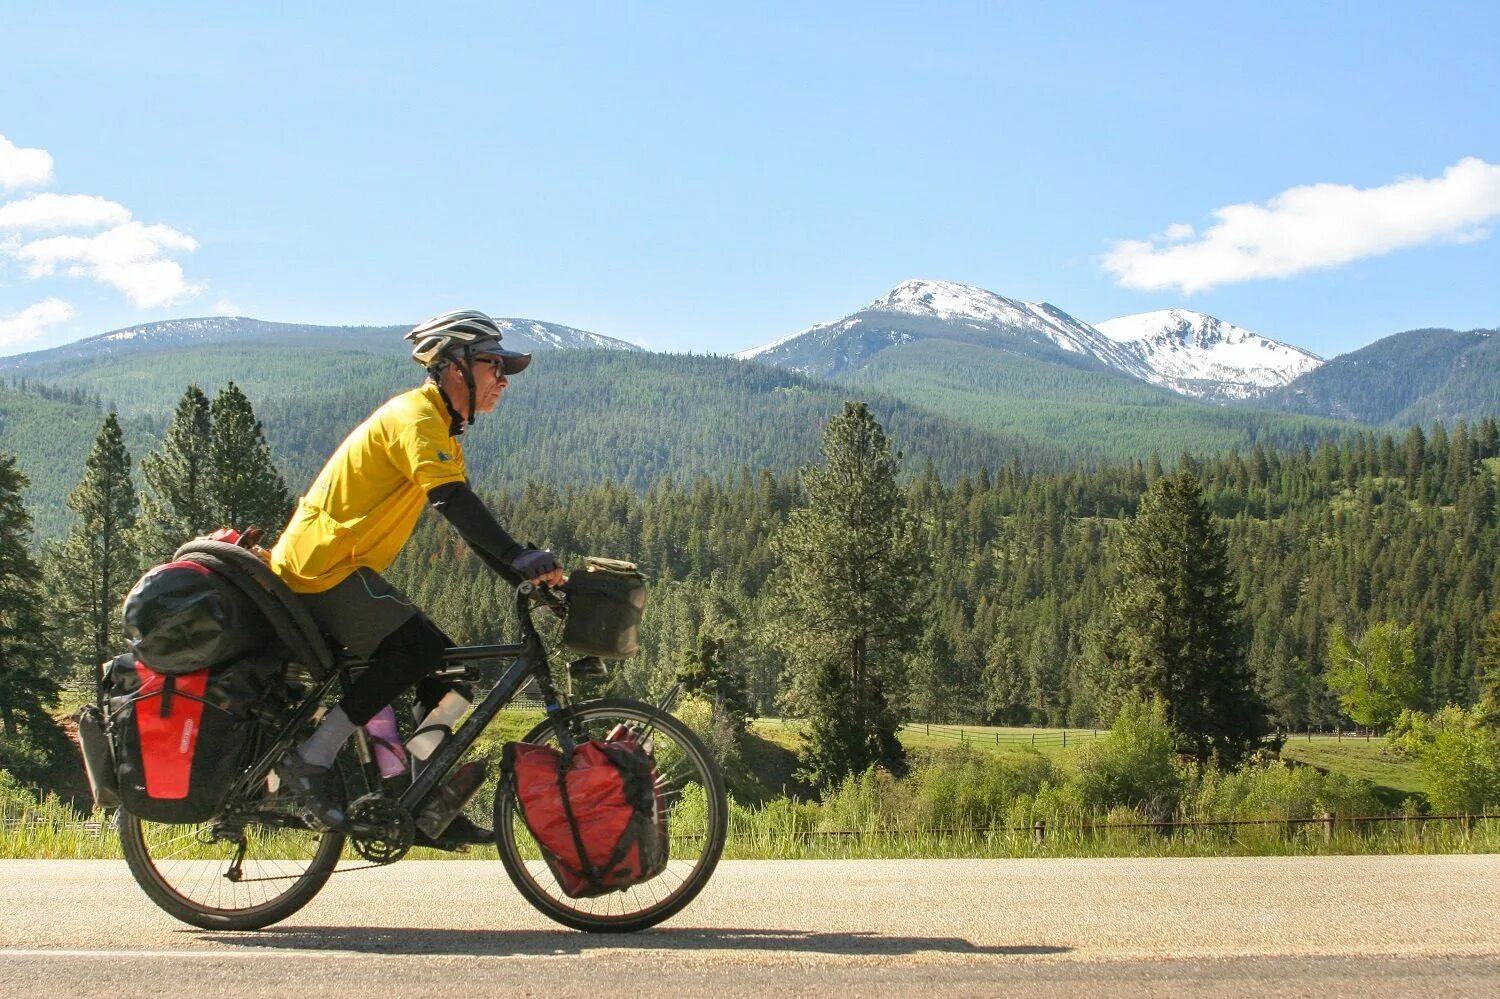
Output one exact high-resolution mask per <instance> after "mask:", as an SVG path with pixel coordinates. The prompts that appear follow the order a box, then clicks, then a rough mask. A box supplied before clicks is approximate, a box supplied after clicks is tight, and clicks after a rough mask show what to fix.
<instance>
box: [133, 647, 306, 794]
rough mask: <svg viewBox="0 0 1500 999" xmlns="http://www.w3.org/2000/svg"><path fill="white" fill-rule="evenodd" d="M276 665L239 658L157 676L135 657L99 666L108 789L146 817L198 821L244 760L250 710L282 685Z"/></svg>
mask: <svg viewBox="0 0 1500 999" xmlns="http://www.w3.org/2000/svg"><path fill="white" fill-rule="evenodd" d="M281 672H282V663H281V662H280V661H279V660H277V659H270V658H256V657H251V658H246V659H241V660H238V661H237V662H233V663H228V664H226V665H222V666H215V667H212V668H209V669H203V670H197V671H195V672H192V673H163V672H161V671H159V670H155V669H152V668H151V667H150V666H147V665H146V664H145V663H143V662H141V661H140V660H138V659H137V658H136V657H135V655H134V654H130V653H127V654H126V655H122V656H118V657H116V658H115V659H114V660H112V661H111V662H109V663H108V664H107V665H106V667H105V676H104V684H103V695H104V699H105V703H106V708H107V715H108V718H109V726H108V731H109V736H110V749H111V751H112V753H113V756H114V761H113V762H114V776H115V785H116V786H115V793H116V794H117V795H118V798H119V802H120V805H121V806H122V807H123V808H124V809H125V810H126V811H127V812H129V813H130V814H132V815H134V816H136V817H138V818H142V819H145V820H147V821H149V822H202V821H204V820H206V819H208V818H211V817H212V816H213V814H214V813H215V812H216V811H217V810H218V808H219V806H220V804H222V803H223V801H224V796H225V795H226V794H227V793H228V792H229V789H230V786H231V785H232V784H233V783H234V779H235V777H236V776H237V775H238V774H239V773H240V771H241V770H242V769H243V768H244V766H245V765H246V764H247V763H248V762H249V761H248V760H247V759H246V754H247V750H248V746H249V742H250V737H251V734H252V732H253V731H254V728H255V721H254V719H253V718H252V713H253V712H254V711H255V709H256V708H257V707H258V706H259V705H261V704H263V703H264V702H265V701H266V700H267V698H268V696H269V695H271V694H272V692H273V691H276V690H278V689H279V688H281V687H282V686H283V681H282V678H281Z"/></svg>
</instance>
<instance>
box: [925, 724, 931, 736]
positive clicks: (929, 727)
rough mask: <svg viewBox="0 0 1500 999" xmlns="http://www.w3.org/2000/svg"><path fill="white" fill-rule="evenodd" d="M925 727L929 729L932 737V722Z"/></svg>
mask: <svg viewBox="0 0 1500 999" xmlns="http://www.w3.org/2000/svg"><path fill="white" fill-rule="evenodd" d="M924 727H925V728H926V729H927V734H928V735H931V734H932V722H928V723H927V724H926V726H924Z"/></svg>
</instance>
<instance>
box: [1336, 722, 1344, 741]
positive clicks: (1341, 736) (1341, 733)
mask: <svg viewBox="0 0 1500 999" xmlns="http://www.w3.org/2000/svg"><path fill="white" fill-rule="evenodd" d="M1334 731H1336V732H1338V737H1337V741H1339V742H1340V743H1342V742H1343V741H1344V726H1342V725H1340V726H1339V727H1338V728H1337V729H1335V730H1334Z"/></svg>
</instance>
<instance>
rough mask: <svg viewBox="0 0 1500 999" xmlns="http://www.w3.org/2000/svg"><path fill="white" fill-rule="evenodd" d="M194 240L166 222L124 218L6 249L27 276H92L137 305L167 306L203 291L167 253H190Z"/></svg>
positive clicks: (145, 306)
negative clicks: (94, 230) (91, 231)
mask: <svg viewBox="0 0 1500 999" xmlns="http://www.w3.org/2000/svg"><path fill="white" fill-rule="evenodd" d="M197 248H198V241H197V240H195V239H193V237H191V236H188V235H186V234H185V233H180V232H178V231H177V230H176V229H173V228H172V227H171V226H165V225H144V224H143V223H140V222H127V223H125V224H124V225H118V226H115V227H114V228H113V229H109V230H107V231H105V232H101V233H99V234H97V235H94V236H52V237H50V238H48V239H39V240H36V241H35V242H31V243H23V244H21V245H20V246H18V247H15V248H14V249H12V250H11V251H10V252H11V253H12V254H13V255H14V256H15V257H16V258H17V259H19V260H21V261H22V262H23V263H25V264H26V272H27V276H28V277H33V278H39V277H49V276H51V275H53V274H56V273H58V272H59V271H61V272H62V273H64V274H66V275H68V276H69V277H84V278H92V279H93V280H95V281H100V282H102V283H104V284H107V285H111V286H112V287H114V288H117V289H119V290H120V291H121V292H123V293H124V295H125V297H126V298H128V299H130V301H131V302H132V303H133V304H134V305H136V306H139V307H140V308H151V307H154V306H162V305H171V304H173V303H174V302H180V301H182V300H183V299H185V298H191V297H192V296H193V295H196V294H198V293H199V292H201V291H202V290H203V288H202V286H201V285H195V284H190V283H188V281H187V280H186V279H185V278H184V277H183V273H182V265H181V264H179V263H178V262H177V261H176V260H173V259H172V258H171V257H170V256H168V254H171V253H191V252H192V251H193V250H196V249H197Z"/></svg>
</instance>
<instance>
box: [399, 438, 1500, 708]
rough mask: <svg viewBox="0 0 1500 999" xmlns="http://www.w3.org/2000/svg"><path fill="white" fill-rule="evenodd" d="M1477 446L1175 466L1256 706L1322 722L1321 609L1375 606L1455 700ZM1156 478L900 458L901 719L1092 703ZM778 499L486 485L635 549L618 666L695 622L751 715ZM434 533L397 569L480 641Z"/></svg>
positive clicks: (1475, 526) (503, 613) (662, 671)
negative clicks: (1207, 541)
mask: <svg viewBox="0 0 1500 999" xmlns="http://www.w3.org/2000/svg"><path fill="white" fill-rule="evenodd" d="M896 440H897V443H900V437H899V435H896ZM1497 455H1500V433H1497V427H1496V424H1495V422H1494V421H1493V420H1486V421H1484V422H1483V423H1482V424H1481V425H1480V426H1479V427H1477V428H1474V429H1471V428H1469V427H1466V426H1463V425H1460V426H1458V427H1456V428H1455V429H1453V430H1452V431H1451V432H1450V431H1448V430H1447V429H1446V428H1442V427H1439V428H1435V429H1434V430H1433V431H1432V432H1431V433H1430V434H1427V433H1423V432H1421V431H1413V432H1412V433H1411V434H1410V435H1408V436H1407V437H1406V438H1405V439H1402V440H1397V439H1394V438H1391V437H1376V436H1375V435H1373V434H1368V433H1366V434H1361V435H1359V436H1358V437H1356V438H1354V439H1352V440H1350V441H1348V442H1346V443H1345V444H1344V445H1342V446H1337V447H1336V446H1331V445H1326V446H1323V447H1321V448H1319V450H1317V451H1310V450H1308V449H1305V448H1303V449H1297V450H1293V451H1288V452H1278V451H1275V450H1271V449H1266V448H1261V447H1256V448H1252V449H1251V450H1250V451H1249V452H1243V453H1242V452H1230V453H1228V454H1227V455H1224V456H1222V457H1218V458H1212V459H1208V460H1205V461H1202V462H1201V463H1198V464H1197V466H1196V467H1197V471H1198V474H1199V476H1200V477H1201V479H1202V481H1203V487H1204V496H1205V498H1206V500H1207V502H1208V503H1209V505H1210V507H1211V509H1212V510H1213V512H1214V513H1215V515H1216V516H1217V517H1218V518H1219V521H1220V523H1221V526H1222V527H1223V529H1224V530H1225V532H1226V535H1227V538H1228V542H1229V551H1230V556H1231V561H1232V565H1233V569H1234V573H1235V575H1236V578H1237V579H1238V584H1239V592H1240V597H1241V601H1242V603H1243V607H1244V614H1245V618H1246V620H1247V622H1248V624H1249V625H1250V638H1249V641H1250V645H1249V661H1250V665H1251V667H1252V668H1253V670H1254V672H1255V676H1256V683H1257V687H1258V689H1259V691H1260V693H1261V695H1262V697H1263V698H1264V699H1265V701H1266V703H1267V705H1268V707H1269V709H1270V714H1271V719H1272V721H1273V722H1274V723H1276V724H1278V725H1280V726H1285V727H1291V728H1301V727H1304V726H1307V725H1319V724H1327V723H1332V722H1335V721H1337V720H1338V719H1339V718H1340V712H1339V707H1338V704H1337V702H1336V701H1335V699H1334V698H1333V697H1332V696H1331V695H1330V694H1329V693H1328V691H1327V689H1326V686H1325V684H1324V683H1323V673H1324V671H1325V669H1326V665H1327V663H1326V660H1327V654H1328V652H1327V650H1328V638H1329V633H1330V630H1331V629H1332V628H1333V627H1335V626H1338V627H1342V628H1343V629H1344V630H1345V631H1347V632H1348V633H1350V634H1355V635H1357V634H1361V633H1363V632H1364V631H1365V630H1366V629H1368V628H1369V627H1370V626H1372V625H1373V624H1376V623H1378V622H1382V621H1393V622H1396V623H1398V624H1400V625H1402V626H1404V625H1407V624H1412V625H1415V626H1416V629H1417V655H1418V661H1419V662H1420V663H1421V664H1422V669H1423V673H1424V676H1425V683H1426V690H1425V696H1426V698H1427V700H1428V701H1429V703H1431V704H1433V705H1441V704H1444V703H1448V702H1450V701H1452V702H1458V703H1470V702H1472V701H1473V700H1474V696H1475V685H1474V684H1475V660H1476V656H1477V654H1478V635H1479V634H1480V632H1481V629H1482V627H1483V626H1484V619H1485V616H1486V615H1487V614H1488V613H1489V612H1490V610H1491V609H1492V608H1493V607H1494V601H1495V594H1496V593H1497V592H1500V526H1497V519H1496V505H1495V494H1496V482H1495V475H1494V469H1495V467H1496V466H1497V464H1500V463H1497V462H1496V461H1495V457H1496V456H1497ZM1159 474H1160V470H1159V468H1158V467H1157V466H1155V465H1154V464H1153V463H1152V462H1149V461H1148V462H1138V461H1129V462H1124V463H1115V464H1110V465H1107V466H1105V467H1102V468H1099V469H1096V470H1092V471H1089V470H1081V469H1080V470H1073V471H1066V472H1056V471H1048V472H1026V471H1024V470H1022V469H1021V468H1019V467H1018V466H1015V465H1011V466H1008V467H1002V468H999V469H996V470H994V471H987V470H984V469H979V470H976V471H973V472H972V473H971V474H964V475H961V476H959V477H958V479H957V480H956V481H955V482H954V483H952V484H944V482H943V480H942V478H941V477H940V476H939V475H938V474H937V473H936V470H935V469H932V468H928V469H926V470H924V471H921V472H920V473H919V474H918V475H917V476H916V478H915V480H914V481H912V482H911V483H910V485H909V486H908V487H907V489H906V493H907V499H908V501H909V503H910V504H911V506H912V508H913V510H914V511H915V512H916V514H917V516H918V519H919V521H920V523H921V525H922V534H923V538H922V544H923V547H924V551H925V554H926V555H927V557H928V558H929V559H930V560H931V564H932V567H933V577H934V579H935V580H936V584H935V587H934V588H933V590H932V591H928V592H923V591H921V590H919V589H914V590H913V592H912V594H911V599H912V600H913V601H917V602H919V603H920V604H921V605H922V606H923V608H924V616H925V617H926V618H927V622H928V623H927V630H926V634H925V636H924V638H923V640H922V642H921V644H920V647H919V649H918V652H919V655H918V658H917V667H916V669H915V671H914V673H913V679H912V686H911V689H910V690H909V691H908V692H907V696H908V697H909V698H910V703H911V707H912V713H913V716H914V717H917V718H922V719H930V720H933V721H967V722H979V721H1002V722H1016V723H1018V722H1047V723H1051V724H1060V723H1064V722H1066V723H1068V724H1074V725H1088V724H1092V723H1094V722H1095V721H1097V720H1098V715H1097V713H1096V705H1095V702H1094V699H1093V690H1094V684H1093V678H1092V677H1091V673H1090V666H1089V662H1090V655H1091V652H1092V650H1091V648H1090V643H1091V641H1092V636H1093V634H1094V631H1095V629H1096V627H1097V626H1098V625H1099V624H1100V622H1101V620H1102V618H1103V615H1104V613H1105V608H1106V601H1107V598H1108V596H1109V594H1110V592H1111V591H1112V589H1113V588H1115V587H1116V586H1117V585H1118V578H1117V576H1116V566H1115V560H1114V558H1113V555H1112V550H1111V543H1112V539H1113V538H1114V536H1115V535H1116V532H1117V531H1118V529H1119V526H1120V524H1121V521H1122V518H1125V517H1128V516H1130V515H1132V514H1133V513H1134V511H1135V508H1136V504H1137V503H1138V502H1139V499H1140V497H1141V495H1142V494H1143V493H1144V492H1145V490H1146V488H1147V487H1148V485H1149V484H1150V483H1151V482H1152V481H1154V479H1155V478H1156V477H1157V476H1158V475H1159ZM798 498H799V486H798V484H797V480H796V479H795V477H787V476H775V475H772V474H770V473H768V472H759V473H756V472H751V471H749V470H746V471H744V472H742V473H740V474H739V475H737V476H734V477H731V478H730V479H729V480H728V481H725V482H711V481H708V480H702V481H698V482H696V483H691V484H684V483H677V484H666V483H663V484H658V485H657V486H655V487H653V488H652V489H650V490H649V491H647V492H646V493H645V494H644V495H638V494H636V493H634V492H632V491H630V490H627V489H624V488H620V487H618V486H600V487H595V488H588V489H574V490H558V489H556V488H554V487H551V486H542V485H533V486H531V487H529V488H527V489H526V490H525V491H524V492H523V493H522V494H521V495H520V496H519V497H516V498H510V497H496V503H497V506H498V508H499V510H500V515H501V519H502V521H504V522H505V523H507V524H509V525H511V526H512V528H513V530H514V531H515V532H516V533H517V536H519V537H525V538H528V539H531V540H534V541H536V542H537V543H538V544H546V545H552V546H555V547H556V548H557V549H558V550H559V551H561V552H564V553H566V554H567V556H568V557H570V558H575V557H577V556H579V555H582V554H603V555H611V556H616V557H630V558H635V559H638V560H639V561H640V562H641V563H642V565H643V567H644V569H645V571H646V572H647V573H648V575H649V576H650V577H651V579H652V581H653V584H654V585H653V592H652V596H651V603H650V605H649V610H648V614H647V617H646V640H645V646H646V648H645V651H644V652H643V654H642V655H641V656H640V657H638V658H636V659H635V660H632V661H631V662H630V663H629V664H628V665H627V666H626V667H624V670H623V672H622V673H621V674H620V676H619V677H617V678H616V680H615V682H616V683H617V684H618V685H620V686H622V687H625V688H630V689H634V690H645V689H655V690H659V689H661V686H662V684H663V683H664V682H666V681H667V680H668V679H669V678H670V677H671V676H673V675H675V673H676V671H677V669H678V668H679V667H680V666H681V664H682V662H683V658H684V656H688V655H690V654H691V650H693V649H695V648H697V645H698V639H699V638H700V637H701V636H702V635H703V634H710V635H713V636H715V637H716V638H717V639H719V640H722V641H724V642H725V643H726V644H727V647H728V648H729V649H730V650H731V652H730V654H729V655H730V658H731V660H732V663H733V666H734V668H735V669H736V670H739V671H742V672H743V673H744V675H745V679H746V680H747V682H748V685H749V688H750V691H751V694H752V697H753V698H754V700H755V702H756V707H757V709H758V710H761V711H768V712H774V711H775V710H776V695H777V692H778V677H779V674H780V662H779V660H778V658H777V657H776V656H775V655H774V654H773V653H772V652H771V642H770V640H769V638H768V633H769V631H770V630H773V629H775V628H777V627H779V626H780V623H779V621H778V620H777V619H776V618H775V617H774V616H773V615H772V614H770V613H769V610H768V608H769V607H770V605H771V604H770V600H769V597H770V596H771V594H772V591H773V590H774V589H775V588H776V586H777V585H779V584H778V577H777V575H776V572H775V568H776V560H775V558H774V556H773V554H772V551H771V548H770V539H771V537H772V536H773V535H774V533H775V531H776V530H777V528H778V526H779V525H780V524H781V523H782V522H783V521H784V519H785V517H786V514H787V511H788V510H789V509H790V508H791V507H792V506H793V505H794V504H795V503H796V502H797V501H798ZM453 543H454V542H453V539H452V536H451V535H449V534H448V532H447V531H446V529H445V528H444V527H442V526H441V525H440V524H437V523H427V524H425V526H424V528H423V530H422V531H421V532H420V534H419V536H418V539H417V541H416V543H414V544H413V545H412V546H411V548H409V550H408V552H407V554H406V555H403V557H402V560H401V562H400V563H398V567H397V569H396V575H397V577H398V578H399V579H400V580H401V582H402V585H404V586H405V587H406V588H407V589H408V590H409V591H410V592H411V593H412V594H413V596H415V597H417V599H418V600H419V602H421V603H423V604H424V605H426V606H428V607H430V608H431V609H432V610H433V612H434V614H435V616H436V617H437V619H438V620H439V621H440V622H441V623H442V624H443V625H444V626H445V627H448V628H450V629H452V630H453V633H454V635H455V637H459V638H461V639H464V640H478V639H481V638H490V639H493V638H499V637H500V636H501V635H503V634H504V633H505V632H506V629H507V627H508V625H507V622H508V621H509V595H508V592H506V591H505V589H504V588H503V587H499V586H497V585H496V583H495V582H494V581H493V580H492V579H490V578H489V576H488V574H487V573H486V572H485V571H484V570H483V569H482V568H481V567H480V566H479V564H478V563H477V562H475V561H473V560H470V561H468V562H466V563H465V565H466V567H467V571H463V572H456V573H455V572H449V571H446V566H447V564H448V554H447V550H448V549H449V548H450V547H451V546H452V545H453Z"/></svg>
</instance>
